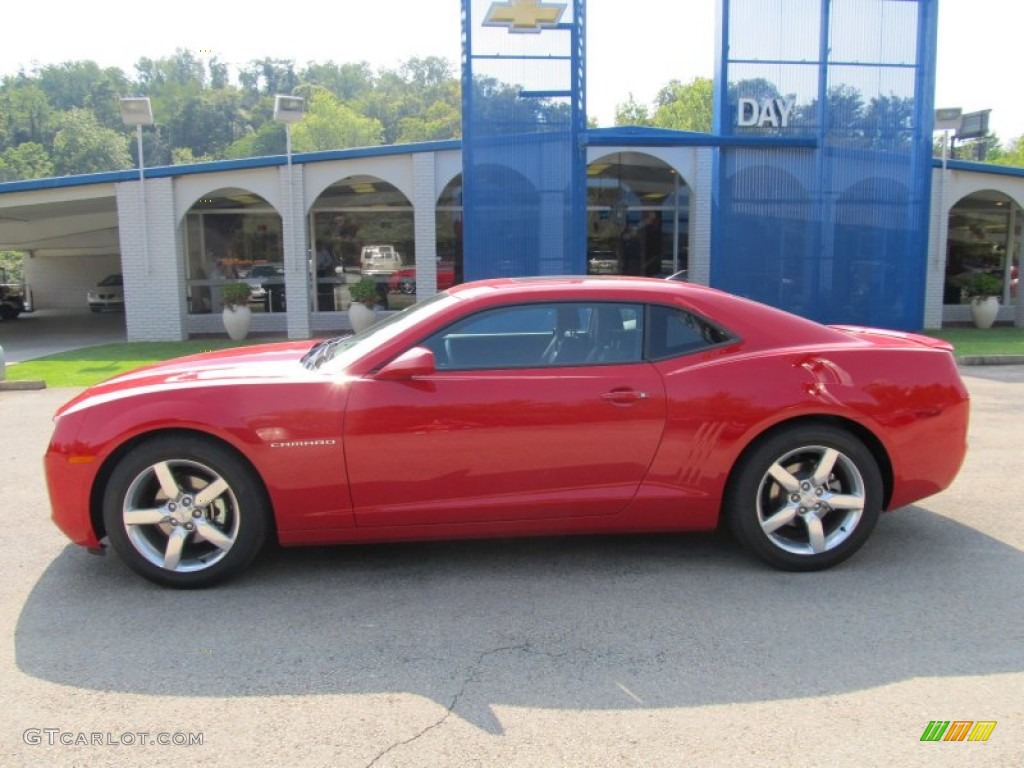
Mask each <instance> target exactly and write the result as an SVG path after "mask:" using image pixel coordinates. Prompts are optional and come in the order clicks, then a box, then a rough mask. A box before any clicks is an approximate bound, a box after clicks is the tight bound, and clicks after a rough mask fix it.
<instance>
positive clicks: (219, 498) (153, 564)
mask: <svg viewBox="0 0 1024 768" xmlns="http://www.w3.org/2000/svg"><path fill="white" fill-rule="evenodd" d="M266 517H267V516H266V504H265V503H264V500H263V494H262V493H261V489H260V488H259V486H258V484H257V483H256V482H254V481H253V478H252V475H251V471H250V470H249V469H248V467H247V466H245V465H244V464H243V463H242V462H241V461H240V460H239V459H238V458H237V457H236V456H235V455H234V454H232V453H231V452H230V451H229V450H227V449H226V448H224V447H223V446H220V445H217V444H214V443H210V442H206V441H204V440H200V439H196V438H187V437H172V438H165V439H158V440H154V441H152V442H150V443H145V444H143V445H142V446H141V447H140V448H139V449H137V450H133V451H131V452H130V453H129V454H128V455H127V456H126V457H125V458H124V459H122V461H121V463H120V464H118V466H117V467H116V469H115V470H114V472H113V474H112V476H111V480H110V483H109V484H108V487H107V493H106V496H105V503H104V522H105V524H106V529H107V535H108V536H109V538H110V543H111V546H112V547H113V548H114V550H115V551H116V552H117V553H118V554H119V555H120V556H121V557H122V558H123V559H124V560H125V562H126V563H127V564H128V565H129V566H131V567H132V568H133V569H134V570H136V571H138V572H139V573H141V574H142V575H143V576H146V577H147V578H150V579H151V580H153V581H156V582H158V583H161V584H166V585H169V586H176V587H202V586H208V585H209V584H213V583H215V582H217V581H220V580H221V579H223V578H225V577H226V576H229V575H231V574H233V573H234V572H236V571H237V570H240V569H241V568H242V567H244V566H245V565H246V564H248V562H249V561H250V560H251V559H252V558H253V557H254V556H255V554H256V553H257V551H258V550H259V548H260V547H261V546H262V544H263V541H264V538H265V536H266Z"/></svg>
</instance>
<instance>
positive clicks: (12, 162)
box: [0, 141, 53, 181]
mask: <svg viewBox="0 0 1024 768" xmlns="http://www.w3.org/2000/svg"><path fill="white" fill-rule="evenodd" d="M47 176H53V161H52V160H50V156H49V155H48V154H47V152H46V147H44V146H43V145H42V144H36V143H35V142H34V141H26V142H24V143H23V144H19V145H18V146H16V147H8V148H7V149H5V150H4V151H3V153H0V181H17V180H19V179H43V178H46V177H47Z"/></svg>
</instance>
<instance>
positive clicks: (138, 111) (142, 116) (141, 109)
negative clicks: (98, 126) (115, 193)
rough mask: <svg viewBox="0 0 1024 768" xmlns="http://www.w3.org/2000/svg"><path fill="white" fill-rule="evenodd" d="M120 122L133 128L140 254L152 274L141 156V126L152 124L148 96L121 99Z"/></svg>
mask: <svg viewBox="0 0 1024 768" xmlns="http://www.w3.org/2000/svg"><path fill="white" fill-rule="evenodd" d="M121 120H123V121H124V124H125V125H134V126H135V139H136V142H137V145H138V150H139V196H140V198H141V200H142V253H143V257H144V258H145V261H146V271H147V272H152V271H153V266H152V265H151V264H150V263H149V221H148V217H147V215H146V178H145V174H144V173H143V170H144V169H145V167H146V163H145V160H144V159H143V155H142V126H144V125H152V124H153V106H152V104H150V102H149V97H148V96H137V97H136V96H131V97H126V98H123V99H121Z"/></svg>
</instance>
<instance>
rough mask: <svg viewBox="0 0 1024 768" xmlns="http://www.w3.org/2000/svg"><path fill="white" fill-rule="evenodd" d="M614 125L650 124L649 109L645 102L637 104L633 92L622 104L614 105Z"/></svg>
mask: <svg viewBox="0 0 1024 768" xmlns="http://www.w3.org/2000/svg"><path fill="white" fill-rule="evenodd" d="M615 124H616V125H651V110H650V109H648V108H647V105H646V104H637V103H636V99H634V98H633V94H632V93H630V94H629V99H628V100H627V101H625V102H624V103H622V104H617V105H616V106H615Z"/></svg>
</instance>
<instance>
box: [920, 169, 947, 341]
mask: <svg viewBox="0 0 1024 768" xmlns="http://www.w3.org/2000/svg"><path fill="white" fill-rule="evenodd" d="M949 174H950V171H944V170H942V169H941V168H938V169H934V170H932V199H931V209H930V211H929V216H928V266H927V272H926V275H925V283H924V318H923V324H924V327H925V328H941V327H942V300H943V292H944V289H945V283H946V238H947V237H948V234H949V211H948V210H947V209H946V185H947V184H948V182H949Z"/></svg>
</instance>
